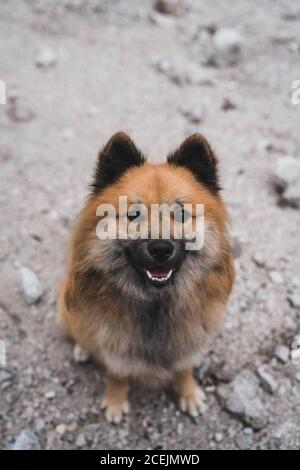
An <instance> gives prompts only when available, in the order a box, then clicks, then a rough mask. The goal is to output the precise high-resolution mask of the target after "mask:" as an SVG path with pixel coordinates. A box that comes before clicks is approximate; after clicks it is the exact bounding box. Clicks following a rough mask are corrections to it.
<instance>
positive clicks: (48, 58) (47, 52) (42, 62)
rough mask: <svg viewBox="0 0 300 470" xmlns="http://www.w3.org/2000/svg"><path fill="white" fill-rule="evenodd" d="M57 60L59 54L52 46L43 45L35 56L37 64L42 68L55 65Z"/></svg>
mask: <svg viewBox="0 0 300 470" xmlns="http://www.w3.org/2000/svg"><path fill="white" fill-rule="evenodd" d="M56 62H57V55H56V53H55V52H54V51H53V49H51V48H50V47H43V48H42V49H40V51H39V52H38V53H37V55H36V57H35V65H36V66H37V67H41V68H49V67H53V66H54V65H55V64H56Z"/></svg>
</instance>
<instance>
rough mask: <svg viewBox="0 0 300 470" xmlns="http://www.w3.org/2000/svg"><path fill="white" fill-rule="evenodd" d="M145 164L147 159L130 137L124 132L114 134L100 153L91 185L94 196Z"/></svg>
mask: <svg viewBox="0 0 300 470" xmlns="http://www.w3.org/2000/svg"><path fill="white" fill-rule="evenodd" d="M143 163H145V158H144V157H143V155H142V154H141V152H140V151H139V150H138V149H137V148H136V146H135V145H134V143H133V141H132V140H131V139H130V137H128V135H127V134H125V133H124V132H118V133H117V134H114V135H113V136H112V137H111V139H110V140H109V141H108V142H107V144H106V145H105V146H104V148H103V149H102V150H100V152H99V155H98V160H97V163H96V168H95V172H94V179H93V182H92V185H91V189H92V194H93V195H96V194H98V193H99V192H100V191H101V190H102V189H104V188H106V187H108V186H110V185H111V184H113V183H115V182H116V181H117V180H118V179H119V178H120V177H121V176H122V175H123V173H125V171H127V170H129V169H130V168H132V167H134V166H141V165H142V164H143Z"/></svg>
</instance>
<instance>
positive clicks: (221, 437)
mask: <svg viewBox="0 0 300 470" xmlns="http://www.w3.org/2000/svg"><path fill="white" fill-rule="evenodd" d="M214 440H215V441H216V442H217V443H218V444H219V443H220V442H223V440H224V434H223V433H222V432H217V433H216V434H215V435H214Z"/></svg>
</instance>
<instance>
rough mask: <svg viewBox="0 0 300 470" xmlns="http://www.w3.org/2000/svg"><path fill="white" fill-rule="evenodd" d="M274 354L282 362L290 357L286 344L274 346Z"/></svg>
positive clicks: (285, 361) (284, 362)
mask: <svg viewBox="0 0 300 470" xmlns="http://www.w3.org/2000/svg"><path fill="white" fill-rule="evenodd" d="M274 356H275V357H276V359H278V360H279V361H280V362H282V363H283V364H286V363H287V362H288V360H289V358H290V350H289V348H288V347H287V346H284V345H283V344H279V345H278V346H276V348H275V351H274Z"/></svg>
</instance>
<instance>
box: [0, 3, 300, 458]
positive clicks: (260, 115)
mask: <svg viewBox="0 0 300 470" xmlns="http://www.w3.org/2000/svg"><path fill="white" fill-rule="evenodd" d="M165 3H166V2H159V4H160V5H159V7H158V8H156V9H155V8H154V7H153V2H152V1H150V0H149V1H147V0H128V1H125V0H123V1H110V2H109V1H104V0H103V1H100V0H99V1H92V0H86V1H84V0H74V1H71V0H69V1H68V0H61V1H55V2H54V1H47V0H27V1H22V2H21V1H17V0H9V1H8V0H2V1H1V15H0V57H1V59H0V65H1V67H0V80H3V81H4V82H5V83H6V89H7V102H6V105H4V104H0V126H1V132H0V161H1V172H0V179H1V194H0V198H1V199H0V203H1V215H0V221H1V233H0V237H1V252H0V261H1V264H0V278H1V284H0V307H1V308H0V340H2V341H5V344H6V350H7V366H6V367H3V366H2V368H0V389H1V399H0V447H1V448H4V449H6V448H46V449H56V448H58V449H71V448H92V449H111V448H118V449H126V448H131V449H134V448H143V449H173V448H177V449H204V448H212V449H214V448H221V449H228V448H233V449H236V448H239V449H248V448H250V449H256V448H262V449H268V448H290V449H295V448H299V447H300V401H299V395H300V361H299V355H300V354H299V346H300V341H299V338H297V335H298V334H300V277H299V268H300V262H299V228H300V212H299V203H300V195H299V190H300V189H299V188H300V175H299V162H300V160H299V158H300V136H299V118H300V105H296V104H293V103H292V100H291V94H292V90H291V84H292V81H293V80H296V79H300V71H299V60H300V39H299V28H300V7H299V2H298V1H292V0H275V1H274V0H262V1H260V2H250V1H243V2H242V1H238V0H233V1H232V2H231V3H230V9H229V8H228V2H227V1H225V0H218V1H215V2H204V1H202V0H199V1H196V0H194V1H192V0H190V1H186V2H184V5H183V7H182V2H177V4H175V5H174V2H171V3H173V5H171V6H169V9H168V8H167V10H168V13H162V12H159V11H158V10H160V11H161V10H163V9H165V5H164V4H165ZM167 3H168V2H167ZM175 3H176V2H175ZM121 129H122V130H124V131H126V132H128V133H129V134H130V135H131V136H132V137H133V138H134V139H135V140H136V143H137V144H138V145H139V146H140V147H141V148H142V149H143V150H144V151H145V153H146V154H148V155H149V158H150V159H151V160H152V161H159V160H161V159H164V158H165V155H166V154H167V153H168V152H169V151H170V150H171V149H174V148H175V147H176V146H177V145H178V144H179V143H180V142H181V141H182V140H183V138H184V137H185V136H186V135H188V134H190V133H192V132H194V131H200V132H202V133H204V134H205V135H206V136H207V137H208V139H209V140H210V141H211V142H212V144H213V146H214V148H215V149H216V151H217V153H218V154H219V156H220V160H221V173H222V183H223V187H224V191H223V194H224V198H225V200H226V202H227V204H228V209H229V212H230V215H231V225H232V229H231V230H232V242H233V247H234V251H235V257H236V269H237V281H236V285H235V289H234V293H233V295H232V297H231V301H230V303H229V306H228V315H227V319H226V322H225V324H224V328H223V330H222V332H221V333H220V334H219V335H218V336H217V338H215V339H214V340H213V341H212V342H211V344H210V345H209V348H208V351H207V356H206V358H204V361H203V363H202V365H201V366H200V368H199V369H198V370H197V371H196V375H197V377H198V379H199V381H200V382H201V383H202V384H203V386H204V388H205V391H206V394H207V402H208V405H209V409H208V412H207V414H206V415H204V416H202V417H200V418H198V419H197V420H195V421H193V420H191V419H190V418H188V417H187V416H185V415H183V414H181V413H180V412H178V411H177V409H176V406H175V404H174V403H173V401H172V400H171V399H170V397H169V395H168V394H167V393H166V392H165V391H159V390H156V391H154V392H153V391H147V390H141V389H134V390H133V391H132V397H131V398H132V403H133V406H132V413H131V415H130V416H129V417H128V418H126V421H125V422H124V423H123V424H121V425H120V426H118V427H115V426H111V425H108V424H107V423H106V422H105V420H104V416H103V413H102V412H101V411H100V409H99V403H100V395H101V393H102V391H103V387H104V379H103V371H102V370H101V368H99V366H97V365H95V364H93V363H89V362H87V363H82V362H80V360H79V359H80V358H78V355H76V354H75V355H74V352H73V346H72V345H71V344H70V343H67V342H65V341H63V340H62V339H61V338H60V337H59V335H58V334H57V331H56V329H55V324H54V317H55V309H56V291H57V285H58V281H59V279H60V278H61V277H62V276H63V273H64V259H65V258H64V254H65V242H66V240H67V237H68V234H69V230H70V227H71V223H72V220H73V218H74V216H75V214H76V213H77V212H78V210H79V208H80V207H81V205H82V201H83V200H84V197H85V195H86V194H87V185H88V183H89V181H90V175H91V171H92V168H93V164H94V160H95V156H96V153H97V150H98V149H99V147H100V146H101V145H103V144H104V143H105V141H106V140H107V139H108V138H109V137H110V135H111V134H112V133H113V132H115V131H117V130H121Z"/></svg>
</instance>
